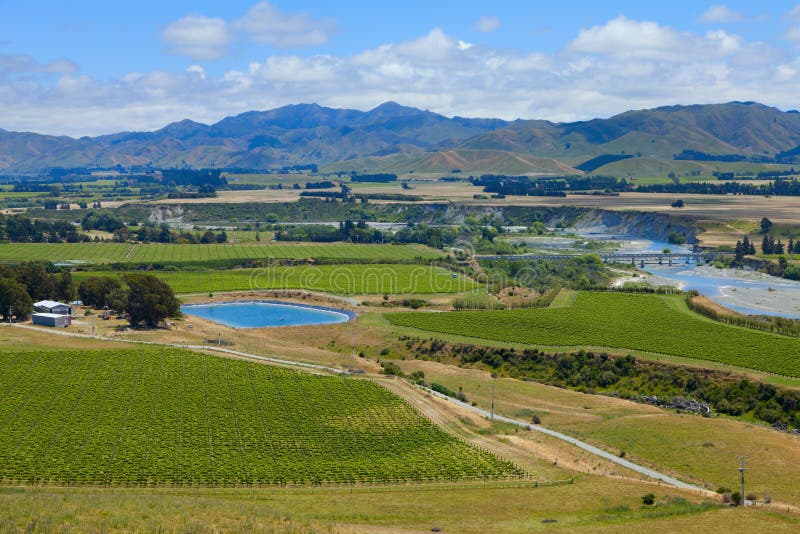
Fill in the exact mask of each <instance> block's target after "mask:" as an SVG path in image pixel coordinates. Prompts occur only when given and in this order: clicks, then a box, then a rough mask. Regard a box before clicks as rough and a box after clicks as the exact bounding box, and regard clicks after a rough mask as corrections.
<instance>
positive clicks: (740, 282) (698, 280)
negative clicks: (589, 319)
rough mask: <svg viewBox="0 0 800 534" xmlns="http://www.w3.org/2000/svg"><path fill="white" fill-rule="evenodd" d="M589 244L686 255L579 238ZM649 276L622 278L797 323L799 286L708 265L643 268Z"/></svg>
mask: <svg viewBox="0 0 800 534" xmlns="http://www.w3.org/2000/svg"><path fill="white" fill-rule="evenodd" d="M580 235H581V236H582V237H584V238H586V239H590V240H598V241H610V242H613V243H615V244H616V245H617V246H619V250H620V251H622V252H631V253H637V252H660V251H662V250H664V249H665V248H669V249H670V251H672V252H690V251H691V249H692V247H691V246H687V245H672V244H669V243H666V242H663V241H658V240H652V239H644V238H641V237H631V236H618V235H608V234H589V233H583V234H580ZM643 270H644V271H645V272H647V273H649V276H646V277H645V278H644V279H643V278H624V279H622V280H621V281H620V282H624V281H627V280H638V281H646V282H647V283H650V284H653V285H671V286H674V287H678V288H680V289H683V290H687V291H688V290H693V289H694V290H697V291H699V292H700V293H701V294H703V295H705V296H706V297H708V298H710V299H711V300H713V301H715V302H717V303H719V304H722V305H723V306H725V307H727V308H730V309H732V310H736V311H738V312H741V313H745V314H750V315H776V316H780V317H789V318H793V319H800V282H795V281H792V280H786V279H783V278H776V277H774V276H769V275H767V274H764V273H759V272H755V271H748V270H744V269H717V268H716V267H712V266H710V265H695V264H694V263H690V264H686V265H677V266H673V267H668V266H661V265H646V266H645V267H644V268H643Z"/></svg>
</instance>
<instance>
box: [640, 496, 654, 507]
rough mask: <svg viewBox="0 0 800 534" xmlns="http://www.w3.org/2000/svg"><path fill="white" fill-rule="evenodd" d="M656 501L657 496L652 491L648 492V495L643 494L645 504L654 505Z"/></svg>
mask: <svg viewBox="0 0 800 534" xmlns="http://www.w3.org/2000/svg"><path fill="white" fill-rule="evenodd" d="M655 503H656V496H655V495H653V494H652V493H648V494H646V495H642V504H644V505H645V506H652V505H654V504H655Z"/></svg>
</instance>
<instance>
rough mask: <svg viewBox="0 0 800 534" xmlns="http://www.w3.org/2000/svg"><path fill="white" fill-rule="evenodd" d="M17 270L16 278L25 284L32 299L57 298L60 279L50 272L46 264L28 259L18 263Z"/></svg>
mask: <svg viewBox="0 0 800 534" xmlns="http://www.w3.org/2000/svg"><path fill="white" fill-rule="evenodd" d="M50 267H52V265H50ZM16 271H17V275H16V276H15V278H16V279H17V280H18V281H19V282H21V283H22V284H23V285H24V286H25V290H26V291H27V292H28V295H30V296H31V298H32V299H34V300H37V301H38V300H43V299H52V298H57V296H58V280H57V278H56V276H55V275H52V274H50V273H49V272H48V268H47V266H46V265H45V264H43V263H36V262H33V261H27V262H24V263H20V264H19V265H17V267H16Z"/></svg>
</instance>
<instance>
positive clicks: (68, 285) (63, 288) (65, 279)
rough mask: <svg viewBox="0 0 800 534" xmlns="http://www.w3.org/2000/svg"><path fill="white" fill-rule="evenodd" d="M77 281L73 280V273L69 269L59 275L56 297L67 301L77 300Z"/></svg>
mask: <svg viewBox="0 0 800 534" xmlns="http://www.w3.org/2000/svg"><path fill="white" fill-rule="evenodd" d="M76 294H77V291H76V290H75V282H73V281H72V275H71V274H70V273H68V272H67V271H64V272H63V273H61V274H59V275H58V281H57V283H56V298H57V299H59V300H63V301H66V302H70V301H73V300H75V295H76Z"/></svg>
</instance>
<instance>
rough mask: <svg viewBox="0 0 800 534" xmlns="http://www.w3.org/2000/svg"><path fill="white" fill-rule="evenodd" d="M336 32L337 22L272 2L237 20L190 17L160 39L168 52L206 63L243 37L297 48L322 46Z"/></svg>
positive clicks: (175, 23)
mask: <svg viewBox="0 0 800 534" xmlns="http://www.w3.org/2000/svg"><path fill="white" fill-rule="evenodd" d="M336 31H337V24H336V21H335V20H334V19H319V20H317V19H313V18H311V16H310V15H308V14H306V13H285V12H282V11H280V10H279V9H278V8H276V7H274V6H272V5H271V4H270V3H269V2H260V3H258V4H255V5H254V6H253V7H251V8H250V10H249V11H248V12H247V13H246V14H245V15H244V16H243V17H241V18H240V19H237V20H234V21H228V20H224V19H221V18H215V17H206V16H204V15H188V16H186V17H183V18H181V19H178V20H176V21H175V22H173V23H172V24H170V25H169V26H167V27H166V28H164V30H163V31H162V32H161V40H162V41H163V42H164V43H165V45H166V50H167V52H168V53H170V54H174V55H179V56H187V57H189V58H191V59H193V60H196V61H203V60H215V59H220V58H221V57H223V56H225V55H227V54H228V52H229V51H230V47H231V45H232V44H233V43H234V42H235V41H236V40H237V39H241V38H245V39H250V40H251V41H253V42H256V43H260V44H267V45H272V46H276V47H278V48H298V47H306V46H317V45H323V44H325V43H327V42H328V40H329V39H330V36H331V35H332V34H333V33H334V32H336Z"/></svg>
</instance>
